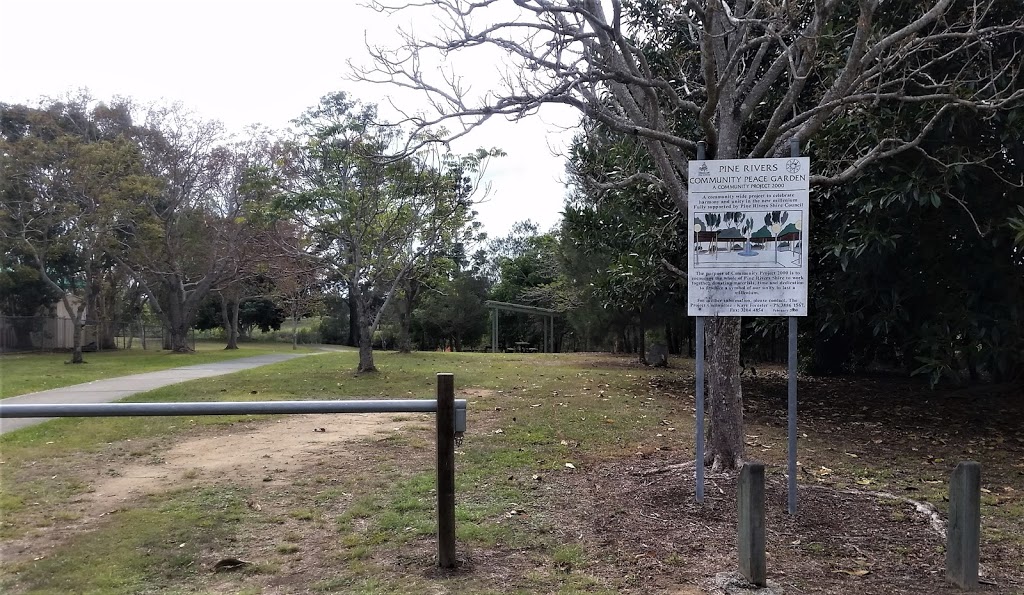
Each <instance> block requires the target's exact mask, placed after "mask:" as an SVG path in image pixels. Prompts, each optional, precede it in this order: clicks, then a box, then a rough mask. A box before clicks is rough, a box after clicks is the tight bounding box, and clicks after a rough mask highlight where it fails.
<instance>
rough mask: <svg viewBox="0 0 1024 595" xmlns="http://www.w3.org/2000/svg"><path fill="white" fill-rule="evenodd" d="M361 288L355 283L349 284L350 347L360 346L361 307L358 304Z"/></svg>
mask: <svg viewBox="0 0 1024 595" xmlns="http://www.w3.org/2000/svg"><path fill="white" fill-rule="evenodd" d="M357 295H359V287H358V285H357V284H355V283H351V282H350V283H349V284H348V343H346V345H348V346H349V347H355V346H357V345H359V307H358V306H357V304H356V301H357V298H356V296H357Z"/></svg>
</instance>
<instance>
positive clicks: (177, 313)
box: [164, 299, 192, 353]
mask: <svg viewBox="0 0 1024 595" xmlns="http://www.w3.org/2000/svg"><path fill="white" fill-rule="evenodd" d="M167 311H168V312H167V313H168V316H167V321H166V324H165V325H164V326H165V328H164V332H165V335H164V349H169V350H171V351H173V352H175V353H189V352H191V351H192V347H191V346H190V345H189V344H188V328H189V324H188V322H187V321H186V320H185V312H184V311H183V308H182V305H181V304H179V303H178V302H177V301H176V300H173V299H172V300H171V301H170V304H169V307H168V309H167Z"/></svg>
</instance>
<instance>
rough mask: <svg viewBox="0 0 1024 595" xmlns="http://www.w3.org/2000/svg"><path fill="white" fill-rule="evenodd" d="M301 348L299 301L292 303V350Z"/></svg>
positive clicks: (296, 299)
mask: <svg viewBox="0 0 1024 595" xmlns="http://www.w3.org/2000/svg"><path fill="white" fill-rule="evenodd" d="M298 348H299V299H298V298H295V301H294V302H292V350H293V351H294V350H296V349H298Z"/></svg>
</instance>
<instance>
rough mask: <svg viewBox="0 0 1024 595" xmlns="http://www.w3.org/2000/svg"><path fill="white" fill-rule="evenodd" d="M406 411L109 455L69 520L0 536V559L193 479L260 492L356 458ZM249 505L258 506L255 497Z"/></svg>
mask: <svg viewBox="0 0 1024 595" xmlns="http://www.w3.org/2000/svg"><path fill="white" fill-rule="evenodd" d="M415 419H416V418H415V417H412V416H401V415H395V416H390V417H388V416H381V415H369V414H362V415H345V416H339V415H303V416H290V417H285V418H282V419H279V420H274V421H269V422H260V423H256V422H254V423H248V424H240V425H237V426H233V427H232V428H231V431H230V432H225V433H216V434H213V435H210V436H203V437H198V438H191V439H187V440H185V441H183V442H179V443H177V444H174V445H172V446H170V447H169V448H167V449H164V448H162V447H161V446H152V445H150V446H149V448H150V449H151V451H152V454H151V455H150V456H149V457H148V459H147V461H146V462H145V463H131V462H130V461H125V460H124V459H123V458H122V457H115V458H108V459H106V460H104V461H103V462H102V465H101V466H100V467H96V469H95V471H94V473H95V479H94V480H93V481H92V482H91V483H90V487H89V489H88V491H87V492H86V493H84V494H83V495H81V496H79V497H77V498H75V499H73V500H72V501H71V502H70V506H69V507H68V510H67V513H68V515H67V516H69V517H71V518H74V519H75V520H74V521H73V522H71V523H68V524H64V525H58V526H51V527H45V528H41V529H39V530H37V531H34V532H32V533H30V534H28V535H26V536H24V537H22V538H20V539H16V540H10V541H5V542H3V543H0V559H2V560H4V561H7V562H18V561H22V560H24V559H26V558H38V557H43V556H45V555H46V553H47V552H48V551H49V550H50V549H52V548H54V547H56V546H58V545H59V544H60V543H61V542H62V541H65V540H66V539H67V538H68V537H69V536H70V535H73V534H75V533H77V532H82V531H88V530H89V529H91V528H93V527H94V526H96V525H97V524H98V523H102V522H103V520H104V518H105V517H107V516H108V515H111V514H115V513H116V512H118V511H119V510H122V509H125V508H128V507H131V506H132V504H133V503H134V502H137V501H138V500H140V499H141V498H143V497H145V496H149V495H152V494H157V493H160V492H165V491H168V490H172V489H180V488H183V487H188V486H191V485H197V484H200V483H201V484H207V485H216V484H219V483H229V484H231V485H235V486H249V487H253V488H258V490H257V493H259V491H267V490H273V489H275V488H277V487H279V486H280V484H281V483H282V482H292V481H294V480H295V479H296V478H297V477H301V476H303V475H308V474H309V473H313V472H315V471H311V468H312V467H315V466H316V465H317V464H318V462H320V461H321V460H322V459H323V458H325V457H330V458H334V459H340V460H348V461H349V463H353V462H357V460H356V459H358V454H357V453H355V451H353V450H352V449H351V448H349V447H350V446H351V445H353V444H355V443H358V442H362V441H365V440H366V439H368V438H372V437H384V436H387V435H389V434H391V433H393V432H395V431H396V430H399V429H402V428H403V427H406V426H408V425H410V424H414V423H415ZM250 506H251V507H259V508H261V507H262V506H261V505H260V504H259V499H258V497H257V498H254V499H253V501H252V502H251V503H250Z"/></svg>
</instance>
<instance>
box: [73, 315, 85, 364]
mask: <svg viewBox="0 0 1024 595" xmlns="http://www.w3.org/2000/svg"><path fill="white" fill-rule="evenodd" d="M81 318H82V317H81V316H77V317H75V319H74V320H72V321H71V326H72V327H73V329H74V330H73V331H72V337H73V340H74V343H73V348H72V350H71V363H73V364H84V363H85V359H83V358H82V323H81Z"/></svg>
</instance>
